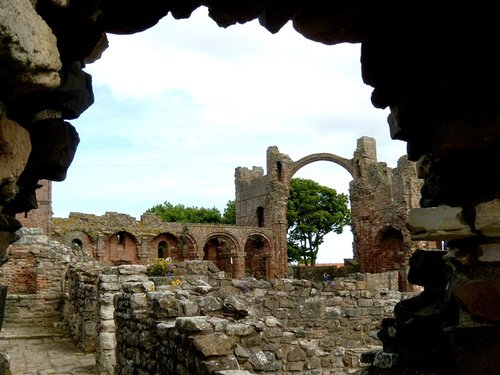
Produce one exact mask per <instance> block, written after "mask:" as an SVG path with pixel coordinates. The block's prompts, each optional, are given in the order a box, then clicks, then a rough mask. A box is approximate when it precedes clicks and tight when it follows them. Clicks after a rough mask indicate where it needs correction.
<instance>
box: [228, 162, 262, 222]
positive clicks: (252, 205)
mask: <svg viewBox="0 0 500 375" xmlns="http://www.w3.org/2000/svg"><path fill="white" fill-rule="evenodd" d="M266 181H267V179H266V177H264V170H263V169H262V168H261V167H253V168H252V169H248V168H243V167H238V168H236V171H235V187H236V192H235V196H236V199H235V202H238V204H236V225H248V226H255V227H256V226H259V214H261V213H259V207H262V209H263V208H264V207H265V206H266V197H267V184H266ZM243 202H245V203H243Z"/></svg>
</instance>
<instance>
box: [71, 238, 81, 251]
mask: <svg viewBox="0 0 500 375" xmlns="http://www.w3.org/2000/svg"><path fill="white" fill-rule="evenodd" d="M71 248H73V249H75V250H81V249H82V248H83V243H82V241H81V240H80V239H79V238H74V239H73V240H72V241H71Z"/></svg>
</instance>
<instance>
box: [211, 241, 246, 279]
mask: <svg viewBox="0 0 500 375" xmlns="http://www.w3.org/2000/svg"><path fill="white" fill-rule="evenodd" d="M237 255H238V246H237V242H236V241H235V240H233V239H232V238H231V237H230V236H228V235H226V234H213V235H211V236H210V237H208V238H207V241H206V242H205V246H203V260H209V261H211V262H213V263H214V264H215V265H216V266H217V267H218V268H219V270H221V271H224V272H226V273H227V274H228V275H229V276H232V277H234V275H235V274H237V273H238V272H235V268H236V267H237Z"/></svg>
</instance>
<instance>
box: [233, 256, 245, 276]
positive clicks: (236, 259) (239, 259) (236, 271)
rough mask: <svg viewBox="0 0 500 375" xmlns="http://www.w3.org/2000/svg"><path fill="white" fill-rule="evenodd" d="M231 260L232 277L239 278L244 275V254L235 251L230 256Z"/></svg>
mask: <svg viewBox="0 0 500 375" xmlns="http://www.w3.org/2000/svg"><path fill="white" fill-rule="evenodd" d="M231 261H232V263H233V267H232V271H233V278H234V279H241V278H243V277H245V254H244V253H236V254H235V255H234V256H232V258H231Z"/></svg>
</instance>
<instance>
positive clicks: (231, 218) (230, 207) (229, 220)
mask: <svg viewBox="0 0 500 375" xmlns="http://www.w3.org/2000/svg"><path fill="white" fill-rule="evenodd" d="M222 224H233V225H234V224H236V201H234V200H232V201H228V202H227V204H226V208H225V209H224V214H223V215H222Z"/></svg>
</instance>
